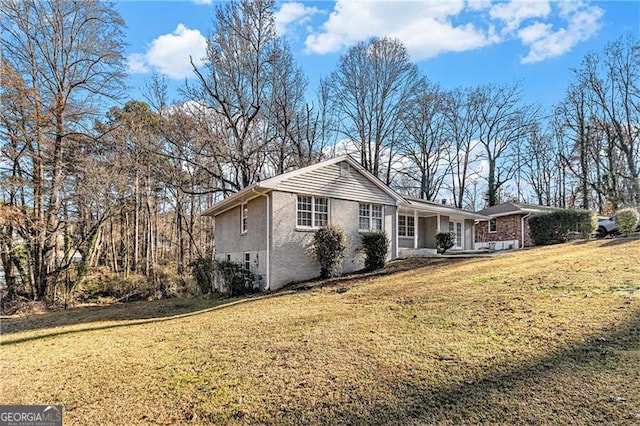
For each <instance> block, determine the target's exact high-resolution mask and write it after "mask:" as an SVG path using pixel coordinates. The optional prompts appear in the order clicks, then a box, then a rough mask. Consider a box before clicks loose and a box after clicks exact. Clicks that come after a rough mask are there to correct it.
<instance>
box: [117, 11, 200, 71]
mask: <svg viewBox="0 0 640 426" xmlns="http://www.w3.org/2000/svg"><path fill="white" fill-rule="evenodd" d="M206 50H207V40H206V38H205V37H204V36H203V35H202V34H201V33H200V31H198V30H192V29H189V28H187V27H186V26H185V25H183V24H178V27H177V28H176V30H175V31H174V32H172V33H170V34H163V35H161V36H159V37H157V38H156V39H155V40H153V41H152V42H151V43H150V45H149V48H148V49H147V51H146V52H145V53H134V54H132V55H130V56H129V58H128V63H129V72H131V73H145V72H149V71H151V70H155V71H158V72H159V73H162V74H165V75H166V76H168V77H169V78H172V79H182V78H187V77H190V76H191V75H192V67H191V64H190V62H189V56H191V57H192V58H193V62H194V64H195V65H196V66H200V65H202V63H203V58H204V56H205V53H206Z"/></svg>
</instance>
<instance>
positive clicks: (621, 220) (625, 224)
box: [613, 208, 638, 236]
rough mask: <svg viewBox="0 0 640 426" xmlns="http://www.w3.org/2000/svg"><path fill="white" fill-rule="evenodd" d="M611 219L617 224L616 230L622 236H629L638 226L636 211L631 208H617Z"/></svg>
mask: <svg viewBox="0 0 640 426" xmlns="http://www.w3.org/2000/svg"><path fill="white" fill-rule="evenodd" d="M613 220H614V221H615V222H616V224H617V225H618V231H620V233H621V234H622V235H624V236H629V235H630V234H632V233H634V232H635V230H636V226H638V211H637V210H636V209H633V208H630V209H622V210H618V211H617V212H616V214H615V215H613Z"/></svg>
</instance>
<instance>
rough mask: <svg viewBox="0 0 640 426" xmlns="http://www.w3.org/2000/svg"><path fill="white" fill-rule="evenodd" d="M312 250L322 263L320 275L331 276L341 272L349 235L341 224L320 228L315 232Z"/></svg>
mask: <svg viewBox="0 0 640 426" xmlns="http://www.w3.org/2000/svg"><path fill="white" fill-rule="evenodd" d="M312 251H313V254H314V255H315V257H316V260H317V261H318V263H319V264H320V277H321V278H329V277H333V276H336V275H338V274H339V273H340V270H341V267H342V259H344V256H345V253H346V251H347V237H346V236H345V234H344V231H343V230H342V228H340V227H339V226H335V225H331V226H327V227H326V228H321V229H318V230H317V231H316V232H315V233H314V234H313V243H312Z"/></svg>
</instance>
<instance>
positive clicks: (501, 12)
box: [489, 1, 551, 32]
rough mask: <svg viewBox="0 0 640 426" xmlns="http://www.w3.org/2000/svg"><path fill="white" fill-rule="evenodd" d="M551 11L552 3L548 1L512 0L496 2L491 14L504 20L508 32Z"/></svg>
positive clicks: (547, 14)
mask: <svg viewBox="0 0 640 426" xmlns="http://www.w3.org/2000/svg"><path fill="white" fill-rule="evenodd" d="M550 13H551V5H550V4H549V2H548V1H511V2H510V3H497V4H495V5H494V6H492V7H491V10H490V12H489V15H490V16H491V17H492V18H493V19H498V20H501V21H503V22H504V23H505V29H504V30H505V31H506V32H512V31H514V30H516V29H518V27H520V24H522V22H524V21H525V20H527V19H531V18H546V17H547V16H549V14H550Z"/></svg>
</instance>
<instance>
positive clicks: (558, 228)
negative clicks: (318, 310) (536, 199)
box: [529, 210, 598, 246]
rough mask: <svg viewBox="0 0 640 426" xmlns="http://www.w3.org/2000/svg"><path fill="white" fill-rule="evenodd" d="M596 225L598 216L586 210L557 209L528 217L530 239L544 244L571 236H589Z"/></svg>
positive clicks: (553, 242)
mask: <svg viewBox="0 0 640 426" xmlns="http://www.w3.org/2000/svg"><path fill="white" fill-rule="evenodd" d="M597 227H598V218H597V216H596V214H595V213H594V212H592V211H587V210H558V211H554V212H550V213H541V214H537V215H534V216H531V217H530V218H529V230H530V232H531V239H532V240H533V242H534V243H535V244H536V245H539V246H544V245H549V244H559V243H564V242H566V241H567V240H568V239H569V238H570V237H571V236H573V235H576V236H579V237H582V238H589V237H590V236H591V234H592V233H593V232H595V230H596V229H597Z"/></svg>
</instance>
